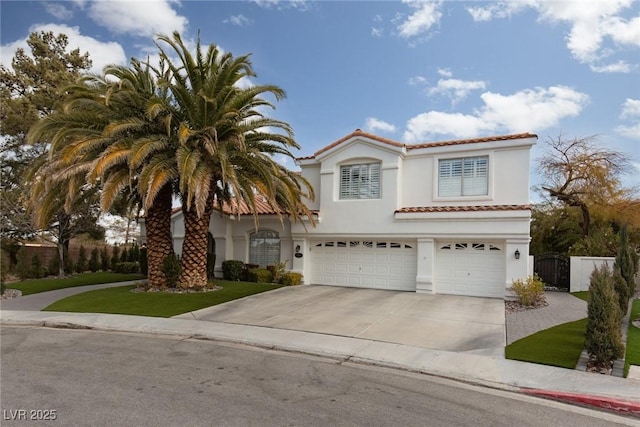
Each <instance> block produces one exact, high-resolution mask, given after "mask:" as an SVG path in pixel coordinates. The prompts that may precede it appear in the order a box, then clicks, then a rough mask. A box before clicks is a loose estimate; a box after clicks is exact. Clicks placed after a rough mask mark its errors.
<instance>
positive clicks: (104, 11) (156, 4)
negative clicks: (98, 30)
mask: <svg viewBox="0 0 640 427" xmlns="http://www.w3.org/2000/svg"><path fill="white" fill-rule="evenodd" d="M175 3H176V2H175V1H172V0H149V1H135V2H124V1H106V0H101V1H94V2H91V3H89V4H88V9H87V14H88V15H89V17H90V18H91V19H92V20H93V21H94V22H96V23H97V24H98V25H100V26H103V27H105V28H108V29H109V30H110V31H112V32H114V33H116V34H123V33H124V34H131V35H134V36H142V37H153V36H155V35H157V34H171V33H172V32H174V31H178V32H180V33H182V32H184V30H185V28H186V27H187V23H188V20H187V18H186V17H184V16H180V15H178V13H177V12H176V11H175V10H174V9H173V8H172V4H175ZM178 4H179V3H178Z"/></svg>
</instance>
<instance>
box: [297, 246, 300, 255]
mask: <svg viewBox="0 0 640 427" xmlns="http://www.w3.org/2000/svg"><path fill="white" fill-rule="evenodd" d="M296 253H300V245H296Z"/></svg>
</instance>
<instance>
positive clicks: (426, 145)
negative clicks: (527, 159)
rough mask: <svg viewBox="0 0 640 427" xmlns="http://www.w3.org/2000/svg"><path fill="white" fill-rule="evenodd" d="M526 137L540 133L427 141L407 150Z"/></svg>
mask: <svg viewBox="0 0 640 427" xmlns="http://www.w3.org/2000/svg"><path fill="white" fill-rule="evenodd" d="M524 138H538V135H536V134H533V133H517V134H513V135H498V136H486V137H482V138H473V139H458V140H451V141H437V142H426V143H424V144H414V145H407V150H415V149H418V148H429V147H444V146H447V145H459V144H477V143H479V142H491V141H509V140H512V139H524Z"/></svg>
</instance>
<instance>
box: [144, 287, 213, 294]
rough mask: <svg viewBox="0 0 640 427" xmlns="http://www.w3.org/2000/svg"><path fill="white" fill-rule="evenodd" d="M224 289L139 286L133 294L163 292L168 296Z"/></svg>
mask: <svg viewBox="0 0 640 427" xmlns="http://www.w3.org/2000/svg"><path fill="white" fill-rule="evenodd" d="M220 289H222V286H211V287H208V288H205V289H183V288H147V287H145V286H138V287H136V288H133V289H131V292H135V293H140V292H149V293H153V292H162V293H166V294H200V293H204V292H215V291H219V290H220Z"/></svg>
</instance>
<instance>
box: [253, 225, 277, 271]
mask: <svg viewBox="0 0 640 427" xmlns="http://www.w3.org/2000/svg"><path fill="white" fill-rule="evenodd" d="M277 262H280V235H279V234H278V232H277V231H271V230H258V231H256V232H255V233H251V236H250V238H249V263H250V264H258V265H259V266H260V267H266V266H268V265H274V264H275V263H277Z"/></svg>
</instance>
